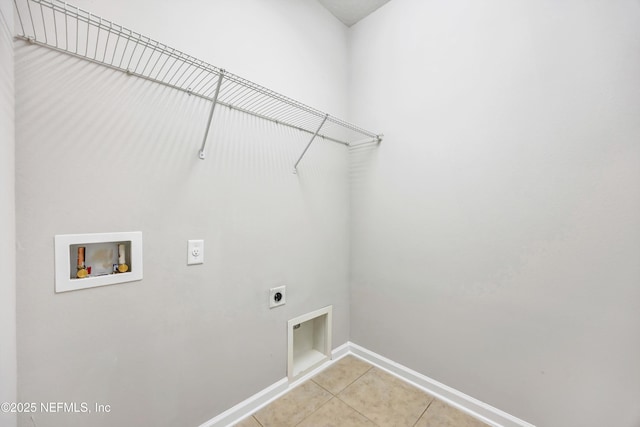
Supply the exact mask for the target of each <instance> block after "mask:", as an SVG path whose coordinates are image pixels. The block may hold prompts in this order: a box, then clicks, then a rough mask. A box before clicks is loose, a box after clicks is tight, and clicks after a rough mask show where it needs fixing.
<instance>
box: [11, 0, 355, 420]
mask: <svg viewBox="0 0 640 427" xmlns="http://www.w3.org/2000/svg"><path fill="white" fill-rule="evenodd" d="M83 3H85V4H80V6H81V7H85V8H86V9H88V10H91V11H93V12H95V13H96V14H102V15H104V17H105V18H110V19H113V20H114V21H116V22H122V23H124V24H125V25H128V26H130V27H132V28H133V29H135V30H138V31H141V32H143V33H145V32H146V33H147V34H149V35H150V36H152V37H154V38H157V39H159V40H161V41H162V42H165V43H167V44H169V45H172V46H175V47H178V48H181V49H183V50H185V51H186V52H189V53H192V54H195V55H198V56H200V57H201V58H202V59H205V60H207V61H209V62H211V63H213V64H216V65H218V66H222V67H224V68H226V69H228V70H229V71H231V72H234V73H238V74H241V75H243V76H246V77H248V78H252V79H253V80H255V81H257V82H258V83H261V84H265V85H271V86H273V87H274V88H276V89H279V90H281V91H282V92H284V93H285V94H287V95H291V96H299V97H300V98H301V100H302V101H305V102H308V103H310V104H314V105H317V106H319V107H321V108H324V109H326V110H328V111H329V112H331V113H333V114H336V115H340V114H343V113H344V112H345V111H346V83H347V78H346V73H345V71H344V70H345V67H346V52H347V44H346V29H344V28H343V27H342V26H341V24H340V23H339V22H337V21H336V20H335V19H334V18H333V17H332V16H331V15H330V14H329V13H328V12H327V11H326V10H324V9H323V8H322V7H321V6H320V5H319V4H318V3H317V2H315V0H314V1H312V0H305V1H302V2H300V1H297V2H293V1H285V0H279V1H275V2H271V6H270V7H269V8H266V7H265V6H264V2H261V1H257V0H251V1H248V0H247V1H239V2H235V1H234V2H230V1H226V2H225V1H221V2H207V3H206V4H205V2H197V3H194V2H191V3H189V2H184V3H183V2H180V4H179V7H180V9H178V3H176V2H169V1H164V2H157V1H154V2H146V3H145V2H136V3H135V4H132V3H131V2H110V1H87V2H83ZM196 6H197V9H196ZM247 10H252V11H260V14H259V16H258V15H254V13H253V12H252V13H251V14H249V13H247ZM303 29H305V30H304V31H303ZM190 41H193V43H190ZM265 50H266V52H265ZM311 52H313V54H311ZM16 68H17V72H16V115H17V118H18V120H17V124H16V131H17V142H18V144H17V146H18V149H17V153H16V156H17V163H16V169H17V176H16V179H17V189H18V197H17V213H18V224H17V234H18V245H19V249H18V268H19V270H20V271H21V274H20V277H19V279H18V336H19V339H18V354H19V360H20V365H19V378H20V384H19V385H20V387H19V399H20V400H22V401H34V402H40V401H44V402H58V401H63V402H64V401H66V402H69V401H71V402H82V401H86V402H89V403H91V404H93V402H97V403H103V404H109V405H111V407H112V411H111V413H110V414H108V415H98V414H90V415H78V414H61V413H58V414H36V421H37V422H38V425H47V426H65V427H67V426H86V425H92V426H114V425H122V426H125V425H136V426H138V425H139V426H146V425H148V426H150V425H154V426H177V425H180V426H195V425H199V424H200V423H202V422H204V421H206V420H208V419H210V418H212V417H213V416H215V415H217V414H218V413H220V412H222V411H224V410H226V409H227V408H229V407H231V406H233V405H234V404H236V403H238V402H240V401H242V400H243V399H245V398H247V397H249V396H250V395H252V394H253V393H256V392H258V391H260V390H262V389H263V388H264V387H266V386H268V385H271V384H272V383H274V382H275V381H277V380H279V379H281V378H283V377H284V376H285V375H286V360H287V356H286V343H287V341H286V320H288V319H290V318H293V317H296V316H298V315H301V314H303V313H306V312H309V311H311V310H314V309H317V308H320V307H323V306H326V305H328V304H333V306H334V329H333V337H334V346H337V345H340V344H342V343H344V342H345V341H347V339H348V333H349V324H348V322H349V314H348V310H349V304H348V282H347V274H348V232H347V225H348V215H347V207H348V204H347V197H348V186H347V185H346V184H345V183H346V181H347V172H346V171H347V151H346V150H345V147H343V146H341V145H338V144H333V143H330V142H323V141H319V142H318V143H317V144H314V146H313V147H312V148H311V149H310V151H309V152H308V153H307V156H306V157H305V158H304V160H303V162H302V163H301V164H300V166H299V171H300V172H299V174H298V175H293V174H292V173H291V170H292V166H293V163H294V162H295V160H296V158H297V156H298V155H299V154H300V152H301V151H302V149H303V148H304V146H305V144H306V142H307V141H308V138H309V137H308V135H307V134H302V133H299V132H297V131H294V130H290V129H287V128H283V127H279V126H277V125H275V124H271V123H267V122H264V121H261V120H258V119H255V118H252V117H249V116H245V115H242V114H239V113H236V112H231V111H229V110H227V109H224V108H221V109H219V110H217V111H216V116H215V119H214V122H213V125H212V134H211V138H210V145H209V148H208V158H207V159H206V160H205V161H201V160H199V159H198V158H197V152H198V149H199V146H200V143H201V138H202V134H203V132H204V127H205V124H206V120H207V114H208V112H209V105H208V104H207V103H206V102H204V101H202V100H200V99H196V98H194V97H190V96H188V95H187V94H185V93H181V92H177V91H174V90H172V89H169V88H165V87H161V86H159V85H155V84H153V83H150V82H147V81H144V80H141V79H137V78H132V77H128V76H127V75H125V74H123V73H119V72H115V71H112V70H108V69H106V68H103V67H100V66H97V65H94V64H90V63H87V62H83V61H82V60H79V59H75V58H71V57H68V56H64V55H61V54H58V53H56V52H53V51H49V50H46V49H44V48H40V47H38V46H31V45H28V44H25V43H22V42H18V43H17V44H16ZM136 230H140V231H142V232H143V238H144V280H143V281H141V282H135V283H128V284H122V285H115V286H106V287H101V288H94V289H88V290H81V291H75V292H68V293H63V294H55V293H54V283H53V256H54V253H53V236H54V235H56V234H67V233H94V232H109V231H136ZM188 239H204V240H205V248H206V254H205V260H206V261H205V264H204V265H201V266H193V267H187V266H186V245H187V240H188ZM281 283H284V284H286V285H287V304H286V306H284V307H281V308H278V309H274V310H269V308H268V288H269V287H271V286H273V285H274V284H281ZM20 425H24V426H26V425H30V421H29V420H28V418H27V417H26V416H24V417H23V418H21V422H20Z"/></svg>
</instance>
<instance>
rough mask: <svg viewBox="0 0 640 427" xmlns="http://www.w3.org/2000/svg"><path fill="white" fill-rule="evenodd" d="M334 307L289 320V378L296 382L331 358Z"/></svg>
mask: <svg viewBox="0 0 640 427" xmlns="http://www.w3.org/2000/svg"><path fill="white" fill-rule="evenodd" d="M332 312H333V306H331V305H330V306H328V307H324V308H321V309H319V310H316V311H312V312H311V313H307V314H305V315H303V316H300V317H296V318H295V319H291V320H289V323H288V335H289V351H288V354H289V360H288V363H287V376H288V377H289V380H290V381H291V380H294V379H295V378H298V377H300V376H301V375H303V374H305V373H307V372H309V371H311V370H312V369H314V368H317V367H318V366H320V365H322V364H323V363H324V362H326V361H328V360H329V359H330V358H331V314H332Z"/></svg>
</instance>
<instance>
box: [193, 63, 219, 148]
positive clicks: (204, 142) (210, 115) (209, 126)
mask: <svg viewBox="0 0 640 427" xmlns="http://www.w3.org/2000/svg"><path fill="white" fill-rule="evenodd" d="M224 73H225V71H224V70H222V69H221V70H220V75H219V76H218V83H217V84H216V92H215V93H214V94H213V99H212V100H211V101H212V102H213V104H211V111H209V120H207V128H206V129H205V131H204V138H203V139H202V147H200V152H199V154H198V157H200V160H204V159H205V158H206V154H205V151H204V149H205V147H206V146H207V137H208V136H209V129H210V128H211V119H213V112H214V111H215V109H216V104H218V94H219V93H220V86H221V85H222V80H223V79H224Z"/></svg>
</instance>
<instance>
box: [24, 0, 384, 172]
mask: <svg viewBox="0 0 640 427" xmlns="http://www.w3.org/2000/svg"><path fill="white" fill-rule="evenodd" d="M14 4H15V7H16V11H17V16H18V22H17V27H18V31H21V33H20V34H19V35H18V36H17V37H18V38H21V39H23V40H27V41H29V42H31V43H35V44H38V45H41V46H45V47H48V48H51V49H54V50H57V51H61V52H64V53H67V54H70V55H73V56H76V57H79V58H83V59H86V60H89V61H91V62H95V63H98V64H101V65H104V66H107V67H109V68H112V69H115V70H119V71H123V72H126V73H127V74H130V75H134V76H137V77H140V78H143V79H147V80H151V81H153V82H156V83H159V84H162V85H165V86H169V87H172V88H174V89H178V90H181V91H184V92H187V93H189V94H191V95H194V96H198V97H201V98H204V99H207V100H209V101H211V102H212V108H211V112H210V116H209V122H208V124H207V130H206V132H205V138H204V140H203V144H202V149H201V154H200V157H201V158H204V147H205V144H206V139H207V134H208V130H209V126H210V124H211V117H212V115H213V112H214V109H215V106H216V105H221V106H225V107H228V108H231V109H234V110H237V111H241V112H243V113H246V114H250V115H253V116H256V117H260V118H262V119H265V120H269V121H272V122H275V123H278V124H281V125H284V126H289V127H292V128H295V129H298V130H300V131H302V132H306V133H308V134H311V135H313V137H312V139H311V141H310V143H309V145H310V144H311V142H313V138H314V137H316V136H317V137H322V138H324V139H327V140H330V141H333V142H337V143H341V144H344V145H351V144H352V143H354V142H362V141H363V140H364V141H371V142H373V141H377V142H379V141H380V140H381V135H379V134H376V133H374V132H370V131H368V130H365V129H363V128H361V127H358V126H356V125H354V124H351V123H349V122H347V121H344V120H341V119H339V118H337V117H334V116H331V115H328V114H325V113H324V112H322V111H320V110H317V109H315V108H313V107H310V106H308V105H305V104H303V103H301V102H298V101H296V100H294V99H291V98H289V97H286V96H284V95H281V94H279V93H277V92H275V91H273V90H271V89H268V88H266V87H264V86H261V85H259V84H256V83H253V82H251V81H249V80H247V79H244V78H242V77H240V76H237V75H235V74H232V73H229V72H226V71H225V70H224V69H222V68H219V67H216V66H214V65H211V64H209V63H207V62H205V61H202V60H200V59H198V58H195V57H193V56H191V55H188V54H186V53H184V52H181V51H179V50H177V49H174V48H171V47H169V46H167V45H165V44H163V43H160V42H158V41H156V40H153V39H151V38H149V37H147V36H144V35H142V34H139V33H136V32H135V31H131V30H129V29H127V28H125V27H123V26H121V25H118V24H116V23H113V22H111V21H108V20H106V19H103V18H101V17H99V16H96V15H94V14H92V13H91V12H87V11H85V10H82V9H80V8H78V7H75V6H72V5H69V4H67V3H65V2H62V1H59V0H14ZM307 148H308V147H307ZM305 152H306V149H305ZM301 157H302V156H301ZM298 161H299V160H298ZM296 165H297V163H296Z"/></svg>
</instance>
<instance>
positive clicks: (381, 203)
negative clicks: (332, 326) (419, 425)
mask: <svg viewBox="0 0 640 427" xmlns="http://www.w3.org/2000/svg"><path fill="white" fill-rule="evenodd" d="M351 37H352V38H351V76H352V80H351V86H350V98H351V99H352V100H353V114H352V116H351V119H352V120H354V121H355V122H357V123H361V124H362V125H364V126H369V127H375V128H376V129H381V130H382V131H384V133H385V135H386V138H385V141H384V142H383V143H382V144H381V146H380V147H379V149H378V150H371V149H363V148H360V149H358V150H354V151H353V152H352V156H351V176H352V182H353V188H352V190H353V192H352V194H353V199H352V200H353V202H352V209H353V212H352V218H353V222H352V225H353V227H352V231H353V249H352V255H353V266H352V301H351V315H352V317H351V339H352V341H354V342H355V343H357V344H360V345H363V346H365V347H367V348H369V349H371V350H373V351H376V352H379V353H381V354H383V355H385V356H387V357H389V358H391V359H392V360H395V361H397V362H399V363H402V364H404V365H406V366H409V367H411V368H413V369H415V370H417V371H419V372H422V373H424V374H426V375H428V376H430V377H432V378H434V379H436V380H438V381H441V382H443V383H445V384H447V385H449V386H452V387H454V388H457V389H458V390H461V391H463V392H465V393H467V394H469V395H471V396H473V397H476V398H478V399H480V400H482V401H485V402H487V403H489V404H491V405H494V406H496V407H498V408H500V409H502V410H504V411H506V412H509V413H511V414H513V415H515V416H518V417H520V418H523V419H525V420H527V421H529V422H531V423H533V424H536V425H539V426H548V427H571V426H576V427H578V426H580V427H588V426H594V427H595V426H602V425H611V426H614V425H615V426H619V427H637V426H638V425H640V405H638V402H639V401H640V364H638V360H640V334H639V333H638V331H639V329H640V286H639V285H640V262H639V260H640V121H639V120H638V118H639V117H640V3H638V1H636V0H616V1H607V2H586V1H578V0H572V1H563V2H557V1H552V0H545V1H529V2H524V1H511V0H492V1H484V2H475V1H455V2H436V1H417V0H416V1H411V0H394V1H392V2H390V3H388V4H387V5H385V6H384V7H382V8H381V9H380V10H378V11H377V12H376V13H374V14H373V15H371V16H370V17H369V18H367V19H366V20H364V21H362V22H361V23H359V24H356V25H355V26H354V27H353V29H352V34H351ZM372 64H375V65H376V66H372Z"/></svg>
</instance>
